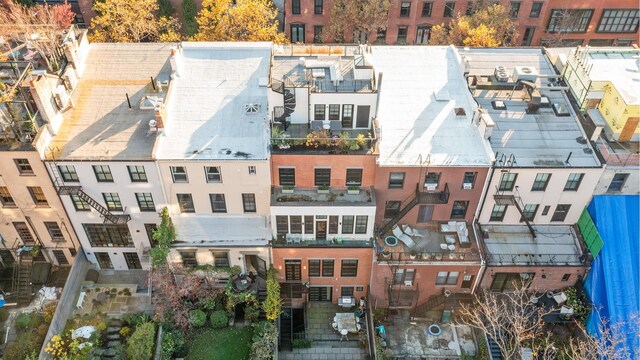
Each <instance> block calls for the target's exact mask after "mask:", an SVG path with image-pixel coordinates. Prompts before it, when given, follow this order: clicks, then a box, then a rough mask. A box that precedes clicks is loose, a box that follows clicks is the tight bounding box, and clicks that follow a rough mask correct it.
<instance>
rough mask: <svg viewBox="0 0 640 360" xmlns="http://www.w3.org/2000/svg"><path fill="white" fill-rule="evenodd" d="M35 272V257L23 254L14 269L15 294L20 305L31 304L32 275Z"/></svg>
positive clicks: (27, 253)
mask: <svg viewBox="0 0 640 360" xmlns="http://www.w3.org/2000/svg"><path fill="white" fill-rule="evenodd" d="M32 270H33V256H32V255H31V253H29V252H22V253H20V255H19V260H18V262H17V263H15V265H14V267H13V284H12V285H13V292H14V293H15V294H16V299H17V303H18V305H20V306H22V305H28V304H29V303H30V302H31V274H32Z"/></svg>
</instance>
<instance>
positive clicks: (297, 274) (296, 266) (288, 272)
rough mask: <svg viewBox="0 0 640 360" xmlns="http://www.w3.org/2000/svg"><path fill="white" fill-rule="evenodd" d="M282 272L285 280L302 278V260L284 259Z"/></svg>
mask: <svg viewBox="0 0 640 360" xmlns="http://www.w3.org/2000/svg"><path fill="white" fill-rule="evenodd" d="M284 273H285V280H286V281H300V280H302V260H297V259H285V260H284Z"/></svg>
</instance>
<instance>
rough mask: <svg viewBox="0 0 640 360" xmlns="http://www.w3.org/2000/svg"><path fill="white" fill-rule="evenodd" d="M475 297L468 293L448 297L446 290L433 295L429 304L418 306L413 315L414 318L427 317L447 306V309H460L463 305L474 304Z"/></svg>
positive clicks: (428, 300)
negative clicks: (432, 311)
mask: <svg viewBox="0 0 640 360" xmlns="http://www.w3.org/2000/svg"><path fill="white" fill-rule="evenodd" d="M473 299H474V296H473V295H472V294H467V293H451V294H449V295H448V296H447V295H445V292H444V290H443V291H441V292H440V293H438V294H435V295H431V296H430V297H429V299H427V302H425V303H424V304H422V305H420V306H417V307H416V308H415V309H414V310H413V313H412V314H411V316H412V317H420V316H423V315H425V314H426V313H427V312H428V311H430V310H433V309H436V308H437V307H439V306H442V305H445V304H446V305H447V308H452V309H453V308H458V307H460V306H462V304H463V303H470V302H473Z"/></svg>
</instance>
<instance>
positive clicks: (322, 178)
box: [315, 168, 331, 186]
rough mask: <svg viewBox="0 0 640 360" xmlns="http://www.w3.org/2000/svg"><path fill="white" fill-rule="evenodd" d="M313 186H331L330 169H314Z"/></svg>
mask: <svg viewBox="0 0 640 360" xmlns="http://www.w3.org/2000/svg"><path fill="white" fill-rule="evenodd" d="M315 184H316V186H329V185H330V184H331V169H326V168H316V169H315Z"/></svg>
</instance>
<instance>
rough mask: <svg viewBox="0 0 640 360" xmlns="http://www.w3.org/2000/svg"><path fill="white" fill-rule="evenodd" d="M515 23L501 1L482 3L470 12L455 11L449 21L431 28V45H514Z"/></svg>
mask: <svg viewBox="0 0 640 360" xmlns="http://www.w3.org/2000/svg"><path fill="white" fill-rule="evenodd" d="M516 25H517V24H516V23H515V22H514V21H513V20H512V19H511V17H510V14H509V11H508V10H507V8H505V7H504V6H502V5H500V4H491V5H488V6H483V7H480V8H479V9H477V11H473V12H472V14H471V15H462V14H458V15H457V16H456V18H455V19H453V20H451V22H449V24H446V25H445V24H440V25H436V26H434V27H433V28H432V29H431V39H430V40H429V44H430V45H449V44H453V45H456V46H473V47H498V46H510V45H514V44H515V42H516V41H517V38H518V31H517V29H516Z"/></svg>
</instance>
